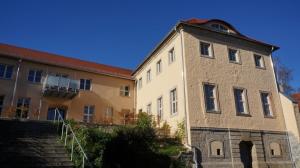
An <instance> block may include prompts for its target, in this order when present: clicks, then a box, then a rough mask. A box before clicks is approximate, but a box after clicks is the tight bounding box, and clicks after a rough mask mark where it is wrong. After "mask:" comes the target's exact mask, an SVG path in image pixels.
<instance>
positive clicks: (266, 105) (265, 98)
mask: <svg viewBox="0 0 300 168" xmlns="http://www.w3.org/2000/svg"><path fill="white" fill-rule="evenodd" d="M260 95H261V102H262V106H263V111H264V115H265V116H267V117H272V115H273V112H272V107H271V98H270V94H269V93H266V92H261V93H260Z"/></svg>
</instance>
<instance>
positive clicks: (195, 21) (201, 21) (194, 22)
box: [182, 18, 279, 50]
mask: <svg viewBox="0 0 300 168" xmlns="http://www.w3.org/2000/svg"><path fill="white" fill-rule="evenodd" d="M209 22H219V23H223V24H225V25H226V26H228V27H229V28H230V29H232V30H233V31H235V32H236V33H237V36H238V37H239V38H242V39H245V40H248V41H251V42H254V43H258V44H262V45H266V46H269V47H274V50H276V49H279V47H277V46H275V45H272V44H268V43H265V42H262V41H258V40H255V39H253V38H250V37H247V36H245V35H243V34H242V33H240V32H239V31H238V30H237V29H236V28H234V27H233V26H232V25H231V24H229V23H227V22H225V21H223V20H220V19H198V18H192V19H188V20H184V21H182V23H187V24H192V25H203V24H206V23H209Z"/></svg>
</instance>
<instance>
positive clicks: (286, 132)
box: [270, 46, 296, 168]
mask: <svg viewBox="0 0 300 168" xmlns="http://www.w3.org/2000/svg"><path fill="white" fill-rule="evenodd" d="M273 51H274V47H273V46H272V49H271V54H270V57H271V66H272V69H273V75H274V79H275V84H276V89H277V95H278V98H279V102H280V106H281V110H282V115H283V117H284V114H283V113H284V111H283V108H282V102H281V98H280V93H279V92H280V90H279V88H278V81H277V80H278V78H277V76H276V75H277V74H276V73H275V68H274V63H273V59H272V57H273V56H272V53H273ZM283 122H284V126H285V130H286V131H285V135H286V137H287V141H288V148H289V153H290V154H289V155H290V159H291V161H292V165H293V168H296V165H295V160H294V157H293V154H292V149H291V141H290V138H289V137H290V136H289V133H288V130H287V127H286V123H285V120H284V119H283Z"/></svg>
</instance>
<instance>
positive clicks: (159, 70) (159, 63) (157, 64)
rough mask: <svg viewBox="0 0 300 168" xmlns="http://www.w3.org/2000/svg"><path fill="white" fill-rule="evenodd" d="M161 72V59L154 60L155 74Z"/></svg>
mask: <svg viewBox="0 0 300 168" xmlns="http://www.w3.org/2000/svg"><path fill="white" fill-rule="evenodd" d="M161 72H162V61H161V59H160V60H158V61H157V62H156V74H157V75H158V74H160V73H161Z"/></svg>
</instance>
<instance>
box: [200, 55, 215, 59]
mask: <svg viewBox="0 0 300 168" xmlns="http://www.w3.org/2000/svg"><path fill="white" fill-rule="evenodd" d="M201 57H204V58H210V59H215V57H214V56H212V55H203V54H201Z"/></svg>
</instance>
